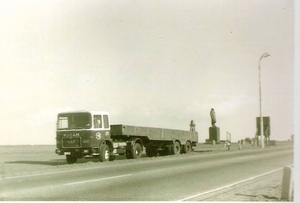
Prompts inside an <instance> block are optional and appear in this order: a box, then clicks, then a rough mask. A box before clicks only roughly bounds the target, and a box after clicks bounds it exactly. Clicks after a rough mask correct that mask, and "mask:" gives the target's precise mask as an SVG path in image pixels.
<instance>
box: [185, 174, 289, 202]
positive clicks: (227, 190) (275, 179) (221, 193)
mask: <svg viewBox="0 0 300 203" xmlns="http://www.w3.org/2000/svg"><path fill="white" fill-rule="evenodd" d="M282 176H283V170H280V171H276V172H273V173H270V174H267V175H264V176H261V177H258V178H255V179H253V180H247V181H242V182H241V183H239V184H235V185H232V186H229V187H224V188H223V189H220V190H215V191H212V192H209V193H207V194H205V193H202V195H200V196H198V197H194V198H193V199H189V200H187V201H271V202H272V201H275V202H276V201H282V200H281V184H282Z"/></svg>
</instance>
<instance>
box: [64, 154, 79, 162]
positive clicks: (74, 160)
mask: <svg viewBox="0 0 300 203" xmlns="http://www.w3.org/2000/svg"><path fill="white" fill-rule="evenodd" d="M66 159H67V163H68V164H74V163H76V161H77V157H76V156H74V155H66Z"/></svg>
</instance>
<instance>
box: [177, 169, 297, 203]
mask: <svg viewBox="0 0 300 203" xmlns="http://www.w3.org/2000/svg"><path fill="white" fill-rule="evenodd" d="M290 166H293V165H290ZM282 169H283V168H278V169H275V170H273V171H269V172H267V173H263V174H260V175H257V176H253V177H251V178H247V179H244V180H241V181H238V182H235V183H232V184H229V185H226V186H223V187H219V188H216V189H213V190H209V191H206V192H203V193H200V194H196V195H193V196H190V197H186V198H184V199H180V200H177V201H178V202H180V201H185V200H189V199H192V198H196V197H200V196H202V195H206V194H208V193H211V192H216V191H219V190H222V189H225V188H229V187H232V186H235V185H238V184H240V183H243V182H247V181H249V180H254V179H256V178H260V177H262V176H265V175H268V174H271V173H275V172H277V171H280V170H282Z"/></svg>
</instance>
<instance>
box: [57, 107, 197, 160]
mask: <svg viewBox="0 0 300 203" xmlns="http://www.w3.org/2000/svg"><path fill="white" fill-rule="evenodd" d="M197 143H198V133H197V132H196V131H195V130H194V128H191V131H184V130H173V129H165V128H152V127H140V126H131V125H124V124H118V125H110V117H109V114H108V112H103V111H74V112H64V113H59V114H58V117H57V129H56V147H57V149H56V150H55V152H56V154H58V155H66V160H67V162H68V163H69V164H71V163H75V162H76V161H77V159H78V158H83V157H85V156H90V157H98V158H99V160H100V161H101V162H103V161H108V160H109V161H112V160H114V159H115V157H116V156H117V155H125V156H126V158H127V159H137V158H140V157H141V155H142V151H143V150H144V148H145V149H146V154H147V156H148V157H153V156H156V155H157V154H159V155H169V154H180V153H190V152H191V151H192V150H193V146H196V144H197Z"/></svg>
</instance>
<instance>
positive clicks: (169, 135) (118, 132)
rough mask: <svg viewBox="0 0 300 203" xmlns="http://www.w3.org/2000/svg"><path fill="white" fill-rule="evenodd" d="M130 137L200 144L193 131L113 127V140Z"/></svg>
mask: <svg viewBox="0 0 300 203" xmlns="http://www.w3.org/2000/svg"><path fill="white" fill-rule="evenodd" d="M128 136H130V137H133V136H134V137H147V138H148V139H149V140H164V141H173V140H180V141H181V142H185V141H186V140H190V141H191V142H193V143H197V142H198V133H197V132H192V131H185V130H173V129H166V128H153V127H141V126H131V125H124V124H118V125H111V138H122V137H128Z"/></svg>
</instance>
